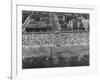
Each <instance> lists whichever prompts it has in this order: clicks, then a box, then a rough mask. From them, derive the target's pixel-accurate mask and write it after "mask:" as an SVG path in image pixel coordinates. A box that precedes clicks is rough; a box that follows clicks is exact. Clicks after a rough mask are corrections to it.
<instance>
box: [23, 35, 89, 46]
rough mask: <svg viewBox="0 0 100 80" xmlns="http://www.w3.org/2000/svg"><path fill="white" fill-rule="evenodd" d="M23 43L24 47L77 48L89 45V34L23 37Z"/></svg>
mask: <svg viewBox="0 0 100 80" xmlns="http://www.w3.org/2000/svg"><path fill="white" fill-rule="evenodd" d="M22 40H23V41H22V42H23V45H24V46H30V47H33V46H36V45H40V46H43V45H50V44H53V45H58V44H60V45H61V46H75V45H89V34H88V33H62V34H52V33H51V34H29V35H23V38H22Z"/></svg>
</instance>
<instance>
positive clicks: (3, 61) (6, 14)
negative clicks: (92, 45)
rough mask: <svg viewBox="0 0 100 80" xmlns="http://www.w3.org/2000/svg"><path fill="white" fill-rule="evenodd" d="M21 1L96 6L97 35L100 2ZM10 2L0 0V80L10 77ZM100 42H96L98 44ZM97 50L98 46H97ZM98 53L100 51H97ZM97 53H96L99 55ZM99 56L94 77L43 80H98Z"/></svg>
mask: <svg viewBox="0 0 100 80" xmlns="http://www.w3.org/2000/svg"><path fill="white" fill-rule="evenodd" d="M22 1H34V2H36V3H39V4H40V3H41V2H42V3H43V2H45V3H51V4H52V3H54V4H74V5H77V4H78V5H94V6H97V9H98V13H97V18H98V27H97V28H98V32H97V33H98V34H99V33H100V31H99V29H100V28H99V27H100V26H99V25H100V15H99V14H100V3H99V2H100V0H22ZM10 3H11V1H10V0H1V2H0V54H1V55H0V56H1V57H0V80H8V76H10V58H11V56H10V53H11V51H10V49H11V48H10V47H11V35H10V33H11V24H10V23H11V16H10V15H11V13H10V9H11V7H10V6H11V4H10ZM98 41H100V37H99V35H98ZM99 43H100V42H98V44H99ZM97 46H98V48H99V45H97ZM99 52H100V51H99ZM99 52H98V53H99ZM99 61H100V54H98V69H99V70H98V71H99V73H98V74H95V75H87V76H72V77H71V76H70V77H68V76H66V77H55V78H46V79H43V80H51V79H52V80H55V79H57V80H99V79H100V78H99V76H100V68H99V67H100V62H99ZM40 80H42V79H40Z"/></svg>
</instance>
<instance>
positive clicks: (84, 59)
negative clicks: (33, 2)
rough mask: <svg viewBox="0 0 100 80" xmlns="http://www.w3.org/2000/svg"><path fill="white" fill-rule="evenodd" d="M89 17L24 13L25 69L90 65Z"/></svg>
mask: <svg viewBox="0 0 100 80" xmlns="http://www.w3.org/2000/svg"><path fill="white" fill-rule="evenodd" d="M89 33H90V14H89V13H72V12H48V11H34V10H22V69H35V68H57V67H66V68H67V67H82V66H90V55H91V54H90V51H89V48H90V45H89V42H90V40H89Z"/></svg>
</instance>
